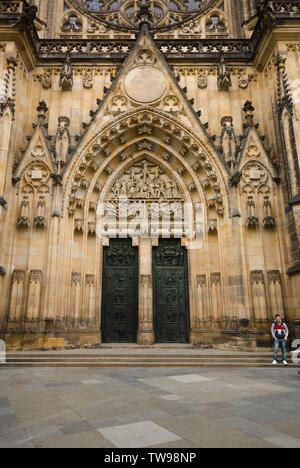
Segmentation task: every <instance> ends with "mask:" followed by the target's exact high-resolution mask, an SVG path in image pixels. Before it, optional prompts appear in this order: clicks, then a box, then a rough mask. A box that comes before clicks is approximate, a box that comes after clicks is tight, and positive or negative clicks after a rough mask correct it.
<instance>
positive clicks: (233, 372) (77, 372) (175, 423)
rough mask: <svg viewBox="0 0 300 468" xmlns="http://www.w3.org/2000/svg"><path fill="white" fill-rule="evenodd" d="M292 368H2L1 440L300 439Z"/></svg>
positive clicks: (252, 442) (77, 443) (264, 443)
mask: <svg viewBox="0 0 300 468" xmlns="http://www.w3.org/2000/svg"><path fill="white" fill-rule="evenodd" d="M299 386H300V377H299V375H298V372H297V371H296V370H295V369H281V368H274V369H226V370H224V369H212V368H206V369H195V368H192V369H188V368H187V369H176V368H173V369H113V370H112V369H84V368H78V369H75V368H68V369H60V368H51V369H48V368H41V369H38V370H37V369H36V368H33V367H29V368H28V369H26V370H24V369H1V370H0V447H1V448H6V447H12V448H20V447H49V448H52V447H53V448H54V447H58V448H59V447H61V448H63V447H66V448H69V447H70V448H72V447H106V448H114V447H124V448H125V447H133V448H135V447H142V446H143V447H153V448H183V447H184V448H194V447H199V448H201V447H250V448H254V447H261V448H263V447H266V448H267V447H273V448H274V447H295V448H299V447H300V399H299Z"/></svg>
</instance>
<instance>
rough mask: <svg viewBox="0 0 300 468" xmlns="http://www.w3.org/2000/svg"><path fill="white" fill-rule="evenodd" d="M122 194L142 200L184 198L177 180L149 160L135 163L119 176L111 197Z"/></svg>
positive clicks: (117, 196) (115, 197) (114, 197)
mask: <svg viewBox="0 0 300 468" xmlns="http://www.w3.org/2000/svg"><path fill="white" fill-rule="evenodd" d="M120 196H126V197H128V198H129V199H141V200H159V199H163V198H165V199H168V200H176V199H181V198H182V195H181V194H180V191H179V189H178V187H177V184H176V182H175V181H174V180H172V179H171V178H170V176H168V175H167V174H166V173H165V172H164V171H163V170H162V169H161V168H159V167H158V166H157V165H155V164H153V163H150V162H149V161H147V160H143V161H141V162H139V163H136V164H134V166H132V167H131V168H130V169H128V170H127V171H126V172H125V174H124V175H123V176H121V177H119V178H118V180H117V181H116V182H115V184H114V186H113V187H112V190H111V193H110V195H109V198H110V199H118V198H119V197H120Z"/></svg>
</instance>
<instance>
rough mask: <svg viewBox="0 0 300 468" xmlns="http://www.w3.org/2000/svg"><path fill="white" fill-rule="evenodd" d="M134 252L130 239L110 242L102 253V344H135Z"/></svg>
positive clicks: (136, 305)
mask: <svg viewBox="0 0 300 468" xmlns="http://www.w3.org/2000/svg"><path fill="white" fill-rule="evenodd" d="M137 284H138V250H137V248H135V247H132V240H131V239H110V242H109V247H104V252H103V293H102V341H103V342H105V343H136V341H137V328H138V287H137Z"/></svg>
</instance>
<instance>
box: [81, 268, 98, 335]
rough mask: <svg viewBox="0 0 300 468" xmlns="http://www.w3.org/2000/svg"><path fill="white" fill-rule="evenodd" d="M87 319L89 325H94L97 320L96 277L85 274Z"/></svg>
mask: <svg viewBox="0 0 300 468" xmlns="http://www.w3.org/2000/svg"><path fill="white" fill-rule="evenodd" d="M84 303H85V311H84V312H85V319H87V321H88V324H89V325H91V326H92V325H93V324H94V323H95V320H96V277H95V275H86V276H85V301H84Z"/></svg>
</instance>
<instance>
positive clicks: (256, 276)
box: [251, 270, 265, 284]
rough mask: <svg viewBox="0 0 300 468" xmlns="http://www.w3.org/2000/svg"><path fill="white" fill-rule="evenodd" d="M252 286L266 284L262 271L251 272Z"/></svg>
mask: <svg viewBox="0 0 300 468" xmlns="http://www.w3.org/2000/svg"><path fill="white" fill-rule="evenodd" d="M251 282H252V284H265V276H264V272H263V271H262V270H254V271H251Z"/></svg>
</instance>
